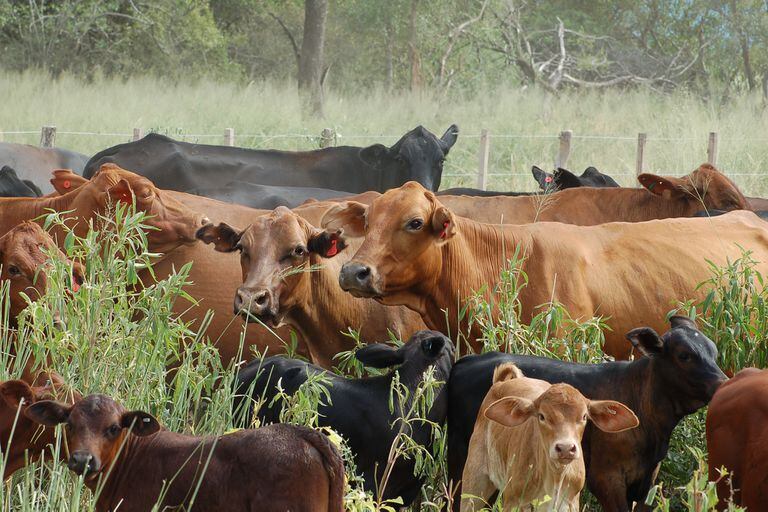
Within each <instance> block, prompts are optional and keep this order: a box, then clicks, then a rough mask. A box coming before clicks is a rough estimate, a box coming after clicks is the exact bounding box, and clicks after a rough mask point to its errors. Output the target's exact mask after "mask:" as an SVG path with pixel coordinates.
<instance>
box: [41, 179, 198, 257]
mask: <svg viewBox="0 0 768 512" xmlns="http://www.w3.org/2000/svg"><path fill="white" fill-rule="evenodd" d="M57 172H58V171H57ZM59 178H64V181H66V179H67V178H65V177H64V176H55V177H54V180H51V181H52V183H53V182H54V181H60V179H59ZM54 186H56V185H55V184H54ZM70 186H71V187H72V188H74V191H73V192H71V193H72V194H73V198H72V202H71V207H72V208H74V209H75V210H76V215H77V216H78V217H80V218H81V219H91V218H93V217H94V216H95V214H96V213H97V212H103V211H104V210H105V209H106V208H107V207H108V205H110V204H113V203H116V202H122V203H132V204H134V205H135V206H136V210H137V211H141V212H144V213H146V214H147V216H148V218H147V221H146V223H147V224H148V225H149V226H151V227H152V228H155V229H152V230H149V231H147V239H148V241H149V247H150V250H151V251H152V252H161V253H165V252H169V251H171V250H173V249H175V248H176V247H179V246H180V245H184V244H192V243H195V242H197V238H195V234H196V233H197V230H198V229H200V227H202V226H205V225H207V224H210V221H209V220H208V219H207V218H206V217H205V216H204V215H202V214H199V213H196V212H190V211H189V210H188V208H186V207H185V206H184V205H183V204H181V203H180V202H179V201H177V200H176V199H174V198H173V197H172V196H171V194H169V193H168V192H167V191H165V190H160V189H158V188H157V187H155V185H154V184H153V183H152V182H151V181H149V180H148V179H147V178H144V177H143V176H139V175H138V174H134V173H132V172H129V171H126V170H125V169H121V168H120V167H118V166H117V165H115V164H104V165H102V166H101V169H100V170H99V171H98V173H96V175H94V177H93V178H92V179H91V180H90V181H89V182H88V183H86V184H83V185H82V186H80V187H79V188H75V187H74V186H75V183H74V182H71V183H70ZM64 197H68V194H67V195H65V196H64ZM81 224H82V223H81ZM83 229H85V227H84V226H82V227H80V230H81V231H82V230H83Z"/></svg>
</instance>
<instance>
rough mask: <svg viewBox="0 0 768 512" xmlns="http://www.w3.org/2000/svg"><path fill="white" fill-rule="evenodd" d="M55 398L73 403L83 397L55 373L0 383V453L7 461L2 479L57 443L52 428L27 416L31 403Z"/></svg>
mask: <svg viewBox="0 0 768 512" xmlns="http://www.w3.org/2000/svg"><path fill="white" fill-rule="evenodd" d="M55 398H59V399H68V400H69V401H70V402H72V401H74V400H78V399H79V398H80V396H79V395H78V394H76V393H73V392H72V391H71V390H68V389H67V388H66V386H64V384H63V382H62V380H61V377H59V376H58V375H56V374H55V373H48V372H41V373H39V374H38V375H37V376H36V377H34V378H28V379H25V380H7V381H5V382H2V383H0V452H2V456H3V463H4V464H5V467H4V468H3V479H5V478H8V477H10V476H11V475H12V474H13V473H14V472H16V471H17V470H19V469H21V468H22V467H24V466H25V465H26V464H27V463H28V462H34V461H35V460H37V459H39V458H40V456H41V454H42V453H43V452H44V451H45V450H46V449H48V448H49V447H50V446H51V445H52V444H53V443H54V442H55V433H54V430H53V429H52V428H46V427H42V426H41V425H39V424H38V423H36V422H33V421H32V420H30V419H29V418H27V417H26V416H25V415H24V413H25V411H26V410H27V409H28V408H29V406H30V405H32V404H34V403H36V402H39V401H41V400H51V399H55ZM11 433H13V437H11ZM9 439H10V447H9V444H8V441H9Z"/></svg>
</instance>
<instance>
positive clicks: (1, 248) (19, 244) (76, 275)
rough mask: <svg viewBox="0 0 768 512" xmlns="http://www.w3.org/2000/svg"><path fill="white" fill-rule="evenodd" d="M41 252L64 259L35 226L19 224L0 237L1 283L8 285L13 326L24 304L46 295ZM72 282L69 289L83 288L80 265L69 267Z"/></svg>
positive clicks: (46, 260) (43, 256)
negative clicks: (46, 251) (50, 253)
mask: <svg viewBox="0 0 768 512" xmlns="http://www.w3.org/2000/svg"><path fill="white" fill-rule="evenodd" d="M44 250H48V251H49V252H50V251H55V253H58V257H60V258H61V259H62V260H63V261H67V258H66V256H64V254H63V253H62V252H61V251H59V250H58V249H57V248H56V245H55V244H54V242H53V239H52V238H51V237H50V236H49V235H48V233H46V232H45V231H43V228H41V227H40V226H38V225H37V224H35V223H34V222H22V223H21V224H19V225H18V226H16V227H15V228H13V229H12V230H10V231H9V232H7V233H6V234H5V235H3V236H2V237H0V265H2V273H0V281H7V282H8V283H9V286H10V289H9V296H8V299H9V301H10V307H9V318H8V320H9V322H10V323H11V324H12V325H15V324H16V317H17V316H19V313H21V311H22V310H23V309H24V308H26V307H27V300H26V299H25V298H24V297H23V296H22V294H24V295H26V296H27V297H29V298H30V299H31V300H36V299H37V298H38V297H40V296H41V295H43V294H44V293H45V291H46V285H47V277H46V274H45V269H44V267H45V265H46V263H47V262H48V256H47V255H46V253H45V252H43V251H44ZM70 264H71V265H72V273H73V276H72V282H71V283H70V286H71V287H72V289H73V290H75V291H76V290H77V288H79V287H80V285H81V284H83V270H82V265H80V263H71V262H70Z"/></svg>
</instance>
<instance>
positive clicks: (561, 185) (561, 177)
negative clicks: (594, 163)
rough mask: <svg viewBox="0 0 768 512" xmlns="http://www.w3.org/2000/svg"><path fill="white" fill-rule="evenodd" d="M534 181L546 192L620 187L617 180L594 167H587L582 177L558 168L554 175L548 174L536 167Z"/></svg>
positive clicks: (534, 168) (534, 167) (533, 169)
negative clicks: (581, 188) (580, 188)
mask: <svg viewBox="0 0 768 512" xmlns="http://www.w3.org/2000/svg"><path fill="white" fill-rule="evenodd" d="M531 171H532V172H533V177H534V179H535V180H536V181H537V182H538V183H539V188H541V190H543V191H544V192H552V191H554V190H565V189H567V188H579V187H600V188H605V187H618V186H619V184H618V183H616V180H614V179H613V178H611V177H610V176H608V175H607V174H603V173H601V172H600V171H598V170H597V169H596V168H594V167H587V168H586V169H585V170H584V172H583V173H581V176H576V175H575V174H574V173H572V172H571V171H569V170H568V169H563V168H562V167H558V169H557V170H556V171H555V172H554V173H553V174H551V173H548V172H546V171H543V170H542V169H540V168H538V167H536V166H535V165H534V166H533V168H532V169H531Z"/></svg>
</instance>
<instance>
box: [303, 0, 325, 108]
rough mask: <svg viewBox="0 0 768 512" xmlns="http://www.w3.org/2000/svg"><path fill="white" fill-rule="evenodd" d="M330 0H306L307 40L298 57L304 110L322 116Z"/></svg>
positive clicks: (305, 26)
mask: <svg viewBox="0 0 768 512" xmlns="http://www.w3.org/2000/svg"><path fill="white" fill-rule="evenodd" d="M327 17H328V0H304V38H303V40H302V42H301V53H300V56H299V94H300V95H301V97H302V101H304V107H305V111H308V112H310V113H311V114H313V115H317V116H320V117H322V116H323V84H322V76H323V47H324V46H325V20H326V18H327Z"/></svg>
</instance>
